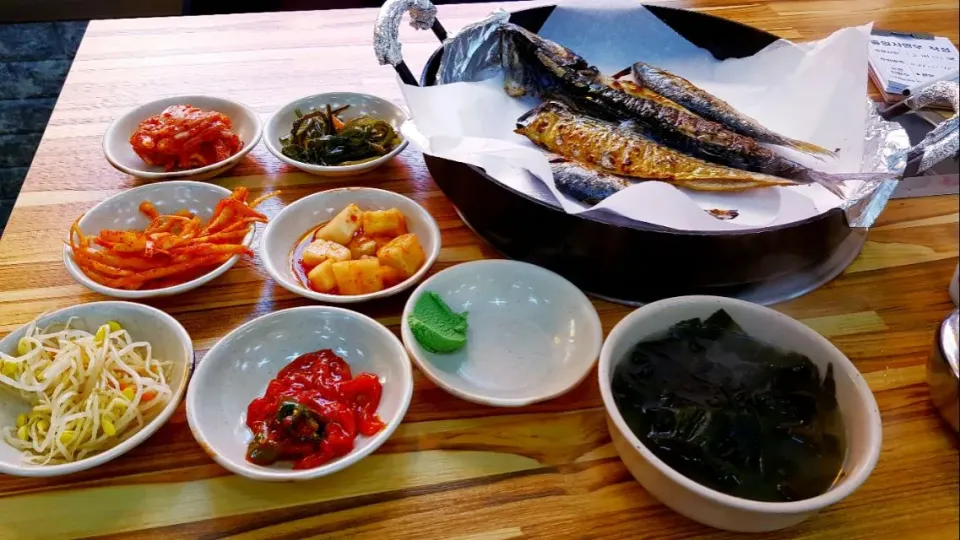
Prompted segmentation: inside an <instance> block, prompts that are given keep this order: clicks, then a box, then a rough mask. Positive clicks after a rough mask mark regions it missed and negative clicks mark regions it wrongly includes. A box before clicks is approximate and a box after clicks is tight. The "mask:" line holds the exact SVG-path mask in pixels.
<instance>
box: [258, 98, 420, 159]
mask: <svg viewBox="0 0 960 540" xmlns="http://www.w3.org/2000/svg"><path fill="white" fill-rule="evenodd" d="M328 104H329V105H330V108H331V109H336V108H338V107H342V106H344V105H350V108H349V109H347V110H345V111H343V112H342V113H341V114H340V115H339V116H338V117H339V118H340V119H341V120H343V121H347V120H352V119H353V118H356V117H358V116H363V115H367V116H371V117H373V118H376V119H378V120H385V121H387V122H389V123H390V125H392V126H393V129H395V130H397V132H399V131H400V126H401V125H402V124H403V122H404V121H406V119H407V113H405V112H403V109H401V108H400V107H397V106H396V105H394V104H393V103H391V102H389V101H387V100H385V99H383V98H378V97H377V96H371V95H369V94H357V93H355V92H330V93H327V94H316V95H313V96H307V97H304V98H300V99H298V100H295V101H291V102H290V103H287V104H286V105H284V106H283V107H281V108H280V110H278V111H277V112H276V113H274V115H273V116H272V117H271V118H270V120H268V121H267V127H266V129H265V130H264V131H265V138H266V141H265V144H266V145H267V150H269V151H270V153H271V154H273V155H275V156H277V159H279V160H280V161H283V162H284V163H287V164H289V165H293V166H294V167H296V168H298V169H300V170H301V171H304V172H308V173H310V174H316V175H318V176H349V175H354V174H360V173H363V172H367V171H372V170H373V169H376V168H377V167H379V166H381V165H383V164H384V163H386V162H388V161H390V160H391V159H393V157H394V156H396V155H397V154H399V153H400V152H402V151H403V149H404V148H406V147H407V140H406V139H404V140H402V141H401V142H400V144H398V145H397V147H396V148H394V149H393V150H391V151H390V152H389V153H388V154H386V155H383V156H380V157H379V158H377V159H374V160H371V161H367V162H364V163H358V164H355V165H341V166H323V165H312V164H310V163H304V162H302V161H297V160H295V159H291V158H288V157H287V156H285V155H283V152H281V151H280V148H281V144H280V139H281V138H282V137H286V136H287V135H289V134H290V128H291V127H292V126H293V121H294V120H296V119H297V115H296V114H295V113H294V110H295V109H300V111H301V112H303V113H304V114H306V113H307V112H309V111H312V110H314V109H319V108H322V107H324V106H326V105H328Z"/></svg>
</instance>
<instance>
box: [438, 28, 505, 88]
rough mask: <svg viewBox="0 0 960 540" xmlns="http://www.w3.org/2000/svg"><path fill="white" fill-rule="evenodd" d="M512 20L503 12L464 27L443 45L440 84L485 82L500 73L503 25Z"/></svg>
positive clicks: (439, 73) (439, 75)
mask: <svg viewBox="0 0 960 540" xmlns="http://www.w3.org/2000/svg"><path fill="white" fill-rule="evenodd" d="M509 20H510V14H509V13H507V12H506V11H503V10H497V11H495V12H493V14H491V15H490V16H489V17H487V18H486V19H484V20H482V21H480V22H478V23H474V24H471V25H469V26H466V27H464V29H463V30H461V31H460V33H459V34H457V35H456V36H454V37H453V38H450V39H448V40H446V41H445V42H444V44H443V57H442V59H441V61H440V69H439V71H438V72H437V84H447V83H452V82H464V81H482V80H483V79H487V78H489V77H491V76H493V75H496V74H497V72H499V71H500V34H499V33H498V32H497V30H498V29H499V28H500V25H501V24H503V23H505V22H507V21H509Z"/></svg>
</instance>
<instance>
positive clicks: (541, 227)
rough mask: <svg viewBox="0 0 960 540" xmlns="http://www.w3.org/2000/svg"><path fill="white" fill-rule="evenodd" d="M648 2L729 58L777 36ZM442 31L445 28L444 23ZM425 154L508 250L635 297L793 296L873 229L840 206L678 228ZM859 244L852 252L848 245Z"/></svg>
mask: <svg viewBox="0 0 960 540" xmlns="http://www.w3.org/2000/svg"><path fill="white" fill-rule="evenodd" d="M553 9H554V6H545V7H537V8H532V9H526V10H522V11H517V12H514V13H512V14H511V17H510V20H511V22H513V23H515V24H517V25H519V26H522V27H524V28H526V29H528V30H530V31H533V32H536V31H538V30H539V29H540V27H541V26H542V25H543V23H544V21H545V20H546V19H547V17H548V16H549V15H550V13H551V12H552V11H553ZM647 9H649V10H650V11H651V12H652V13H653V14H654V15H656V16H657V17H658V18H660V19H661V20H662V21H663V22H664V23H666V24H667V25H669V26H670V27H671V28H673V29H674V30H675V31H676V32H678V33H679V34H680V35H682V36H683V37H685V38H686V39H687V40H689V41H690V42H692V43H694V44H696V45H698V46H700V47H702V48H704V49H706V50H708V51H710V52H711V53H712V54H713V55H714V56H715V57H717V58H718V59H721V60H723V59H727V58H742V57H746V56H751V55H753V54H755V53H757V52H759V51H760V50H761V49H763V48H764V47H766V46H767V45H770V44H771V43H773V42H774V41H776V40H777V37H776V36H774V35H772V34H769V33H767V32H764V31H762V30H758V29H756V28H751V27H749V26H745V25H742V24H739V23H736V22H732V21H728V20H725V19H720V18H718V17H713V16H711V15H705V14H701V13H696V12H692V11H685V10H679V9H671V8H664V7H657V6H647ZM437 29H441V30H442V27H440V25H439V23H438V24H436V25H435V29H434V30H435V31H436V30H437ZM439 35H440V33H438V36H439ZM442 54H443V49H442V48H440V49H438V50H437V51H436V52H434V54H433V55H432V56H431V57H430V60H429V61H428V63H427V65H426V66H425V68H424V70H423V74H422V76H421V78H420V84H421V85H422V86H432V85H434V84H435V79H436V73H437V70H438V68H439V66H440V58H441V56H442ZM399 68H402V70H403V71H407V73H401V76H403V75H407V76H406V77H404V79H408V78H412V77H410V76H409V75H408V74H409V71H408V70H406V66H404V65H402V64H401V65H400V66H398V71H401V69H399ZM407 82H409V83H414V82H415V81H407ZM424 160H425V161H426V164H427V168H428V169H429V170H430V174H431V175H432V176H433V178H434V180H435V181H436V182H437V184H438V185H439V186H440V189H441V190H443V192H444V193H445V194H446V196H447V197H448V198H450V200H451V201H452V202H453V204H454V205H455V206H456V208H457V210H458V212H459V213H460V215H461V217H462V218H463V219H464V221H465V222H466V223H467V224H468V225H469V226H470V227H471V228H472V229H473V230H474V231H476V232H477V234H479V235H480V236H481V237H483V238H484V239H485V240H487V241H488V242H489V243H491V244H492V245H493V246H494V247H495V248H496V249H497V250H499V251H500V252H502V253H503V254H504V255H506V256H507V257H510V258H513V259H518V260H522V261H526V262H530V263H533V264H537V265H540V266H543V267H545V268H549V269H550V270H553V271H555V272H557V273H558V274H560V275H562V276H564V277H566V278H567V279H569V280H571V281H572V282H573V283H575V284H576V285H577V286H578V287H580V288H581V289H583V290H585V291H588V292H590V293H593V294H596V295H598V296H602V297H605V298H609V299H613V300H618V301H622V302H626V303H642V302H650V301H654V300H658V299H661V298H666V297H669V296H677V295H682V294H718V295H724V296H746V297H750V298H751V299H754V300H756V301H761V302H768V301H777V300H781V299H785V298H789V297H791V296H796V295H799V294H802V293H805V292H807V291H809V290H810V289H812V288H815V287H816V286H818V285H820V284H822V283H823V282H825V281H827V280H829V279H832V278H833V277H835V276H836V275H837V274H839V272H840V271H842V270H843V268H844V267H845V266H846V265H847V264H849V263H850V262H851V261H852V260H853V258H854V257H855V256H856V254H857V252H859V249H860V247H861V246H862V243H863V235H862V234H853V232H854V231H853V230H852V229H851V228H850V226H849V225H848V223H847V220H846V217H845V215H844V214H843V212H842V211H841V210H840V209H834V210H831V211H829V212H826V213H824V214H821V215H819V216H816V217H814V218H810V219H807V220H805V221H800V222H796V223H792V224H789V225H784V226H777V227H768V228H762V229H754V230H751V231H749V232H742V233H730V232H688V231H677V230H674V229H668V228H664V227H658V226H654V225H649V224H638V223H635V222H624V221H621V223H616V221H617V220H615V219H612V220H606V219H604V220H600V219H596V218H583V217H578V216H573V215H570V214H567V213H565V212H563V211H562V210H561V209H559V208H558V207H556V206H553V205H551V204H549V203H545V202H543V201H540V200H537V199H535V198H533V197H531V196H529V195H527V194H524V193H521V192H519V191H516V190H513V189H511V188H509V187H507V186H504V185H503V184H501V183H499V182H497V181H496V180H494V179H492V178H490V177H489V176H487V175H486V174H485V173H484V171H483V169H481V168H478V167H475V166H472V165H466V164H463V163H460V162H456V161H450V160H446V159H441V158H437V157H433V156H428V155H424ZM851 236H853V237H854V238H851ZM845 240H849V241H845ZM851 250H852V253H850V254H849V256H848V254H845V253H842V251H851ZM837 261H840V262H839V263H838V262H837ZM826 267H829V268H826ZM834 267H836V268H834ZM798 275H799V276H800V279H796V278H797V276H798ZM805 276H811V277H810V278H807V277H805ZM813 276H816V279H813ZM793 282H796V285H795V286H794V285H793ZM765 284H770V285H771V287H772V288H773V289H776V290H777V291H778V292H777V293H776V294H775V297H772V298H767V297H764V296H763V295H762V294H760V295H759V296H758V295H757V293H756V291H758V289H760V288H763V287H764V286H765ZM794 289H795V290H794Z"/></svg>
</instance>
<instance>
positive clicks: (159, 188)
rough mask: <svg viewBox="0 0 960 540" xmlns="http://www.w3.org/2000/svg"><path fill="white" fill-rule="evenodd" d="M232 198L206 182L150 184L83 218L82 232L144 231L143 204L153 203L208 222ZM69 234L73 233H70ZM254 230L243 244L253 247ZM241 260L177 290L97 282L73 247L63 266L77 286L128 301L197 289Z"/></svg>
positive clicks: (122, 194)
mask: <svg viewBox="0 0 960 540" xmlns="http://www.w3.org/2000/svg"><path fill="white" fill-rule="evenodd" d="M229 195H230V190H229V189H227V188H225V187H221V186H217V185H214V184H207V183H204V182H191V181H176V182H160V183H155V184H147V185H145V186H140V187H138V188H134V189H128V190H126V191H123V192H120V193H118V194H116V195H114V196H113V197H110V198H109V199H107V200H105V201H103V202H101V203H99V204H97V205H96V206H94V207H93V208H92V209H90V210H89V211H88V212H87V213H86V214H84V216H83V218H81V219H80V223H79V225H80V229H81V230H82V231H83V232H84V234H86V235H90V236H95V235H96V234H97V233H99V232H100V230H102V229H138V230H143V229H144V228H146V227H147V225H149V224H150V219H149V218H148V217H147V216H145V215H143V214H142V213H140V203H142V202H143V201H150V202H152V203H153V205H154V206H155V207H156V209H157V211H158V212H160V213H161V214H172V213H174V212H176V211H178V210H182V209H184V208H185V209H187V210H189V211H191V212H193V213H194V214H196V215H197V216H199V217H200V218H201V219H202V220H203V222H204V223H206V222H207V220H209V219H210V218H211V217H212V216H213V210H214V208H216V206H217V203H219V202H220V201H221V200H222V199H223V198H225V197H228V196H229ZM68 234H69V232H68ZM253 234H254V231H252V230H251V231H250V234H248V235H246V236H245V237H244V238H243V245H245V246H249V245H250V242H252V241H253ZM238 260H240V256H239V255H234V256H233V257H230V258H229V259H227V261H226V262H224V263H223V264H221V265H220V266H218V267H216V268H214V269H213V270H211V271H210V272H207V273H206V274H204V275H202V276H200V277H198V278H196V279H193V280H191V281H188V282H186V283H181V284H180V285H175V286H173V287H164V288H162V289H143V290H135V291H131V290H125V289H114V288H113V287H107V286H105V285H101V284H99V283H97V282H96V281H93V280H92V279H90V278H89V277H87V275H86V274H84V273H83V270H81V269H80V267H79V266H78V265H77V262H76V261H75V260H74V258H73V251H72V250H71V249H70V246H64V247H63V264H64V265H66V267H67V272H68V273H69V274H70V276H71V277H73V279H74V280H76V281H77V283H79V284H81V285H83V286H84V287H86V288H88V289H90V290H91V291H96V292H98V293H100V294H105V295H107V296H113V297H116V298H125V299H141V298H154V297H159V296H170V295H173V294H180V293H182V292H186V291H190V290H193V289H196V288H197V287H199V286H201V285H203V284H205V283H207V282H209V281H211V280H213V279H215V278H217V277H218V276H220V275H222V274H223V273H224V272H226V271H227V270H229V269H230V267H231V266H233V265H234V264H236V263H237V261H238Z"/></svg>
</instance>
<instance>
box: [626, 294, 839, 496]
mask: <svg viewBox="0 0 960 540" xmlns="http://www.w3.org/2000/svg"><path fill="white" fill-rule="evenodd" d="M612 389H613V397H614V400H615V401H616V404H617V409H619V411H620V413H621V414H622V415H623V418H624V420H625V421H626V422H627V425H628V426H630V429H631V430H632V431H633V433H634V434H635V435H636V436H637V437H638V438H639V439H640V440H641V441H642V442H643V444H644V445H646V446H647V448H649V449H650V450H651V451H652V452H653V453H654V454H656V455H657V457H658V458H660V459H661V460H663V461H664V462H665V463H666V464H667V465H669V466H670V467H672V468H673V469H674V470H676V471H678V472H680V473H681V474H683V475H684V476H686V477H688V478H690V479H692V480H694V481H696V482H697V483H699V484H702V485H704V486H707V487H709V488H712V489H715V490H717V491H720V492H722V493H726V494H728V495H733V496H736V497H742V498H745V499H753V500H756V501H770V502H784V501H796V500H801V499H808V498H810V497H815V496H817V495H820V494H821V493H823V492H825V491H827V490H828V489H829V488H830V486H831V485H833V483H834V482H835V481H836V480H837V478H838V477H839V476H840V474H841V467H842V465H843V460H844V456H845V451H846V449H845V436H844V427H843V419H842V418H841V415H840V411H839V410H838V407H837V399H836V384H835V381H834V376H833V366H832V365H830V366H828V367H827V370H826V373H825V374H823V376H822V377H821V373H820V370H819V369H818V368H817V366H816V364H814V363H813V362H812V361H810V359H809V358H807V357H806V356H804V355H802V354H798V353H795V352H788V351H783V350H780V349H778V348H776V347H773V346H771V345H768V344H766V343H763V342H761V341H758V340H756V339H753V338H751V337H750V336H748V335H747V334H746V333H745V332H744V331H743V329H742V328H740V327H739V326H738V325H737V323H736V322H734V321H733V319H732V318H731V317H730V316H729V315H728V314H727V313H726V312H725V311H723V310H720V311H717V312H716V313H714V314H713V315H711V316H710V317H709V318H707V319H706V320H700V319H690V320H686V321H681V322H679V323H677V324H675V325H673V326H672V327H671V328H670V329H669V330H667V331H665V332H664V333H662V334H660V335H657V336H655V337H653V338H649V339H647V340H645V341H641V342H640V343H638V344H637V345H636V346H635V347H634V348H633V349H632V350H631V351H630V352H629V353H627V356H626V357H625V358H623V359H622V360H621V362H620V363H619V365H617V367H616V368H615V369H614V373H613V382H612Z"/></svg>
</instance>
